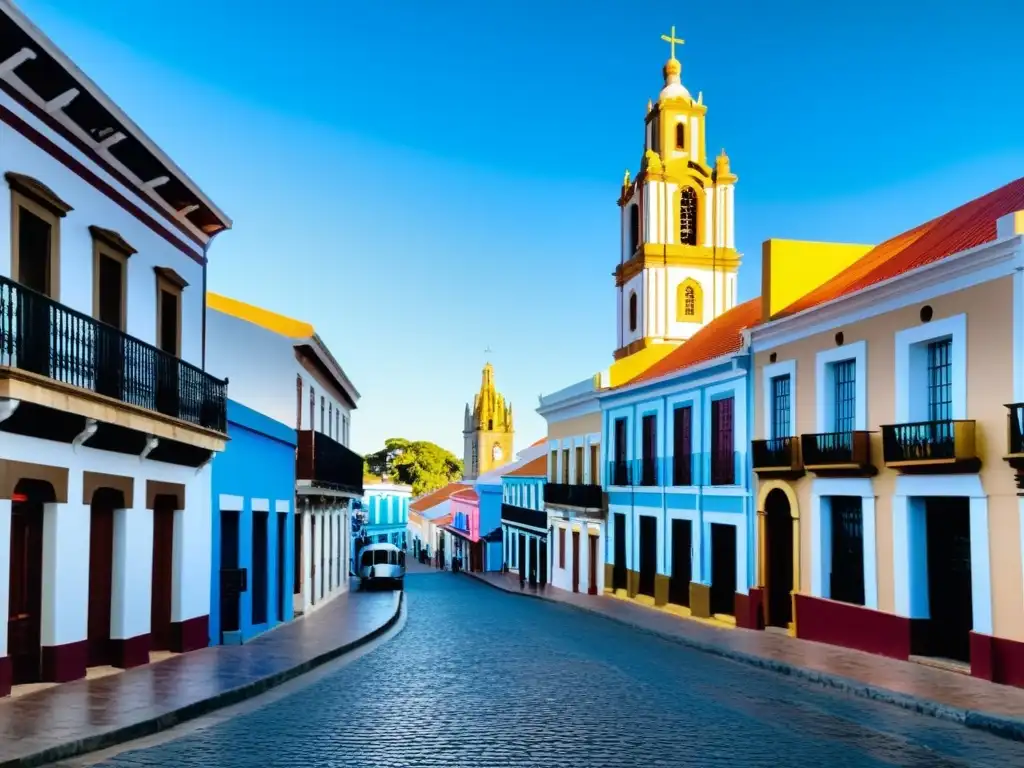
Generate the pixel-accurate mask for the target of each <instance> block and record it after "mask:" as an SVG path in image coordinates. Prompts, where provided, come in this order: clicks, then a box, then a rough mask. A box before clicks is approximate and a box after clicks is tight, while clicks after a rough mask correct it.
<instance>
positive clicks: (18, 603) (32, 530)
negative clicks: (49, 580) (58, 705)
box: [7, 502, 43, 685]
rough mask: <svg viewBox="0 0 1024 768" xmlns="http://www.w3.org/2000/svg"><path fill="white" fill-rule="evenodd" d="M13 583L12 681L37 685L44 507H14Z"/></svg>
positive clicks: (10, 625)
mask: <svg viewBox="0 0 1024 768" xmlns="http://www.w3.org/2000/svg"><path fill="white" fill-rule="evenodd" d="M10 578H11V581H10V590H11V591H10V603H9V606H8V617H7V654H8V656H10V659H11V673H12V676H11V682H12V683H14V684H15V685H20V684H22V683H36V682H39V679H40V677H41V671H42V670H41V669H40V654H41V647H40V646H41V636H40V629H41V624H40V617H41V614H42V610H43V505H42V504H37V503H30V502H15V503H13V504H12V505H11V576H10Z"/></svg>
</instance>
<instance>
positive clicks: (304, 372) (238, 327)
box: [133, 257, 351, 445]
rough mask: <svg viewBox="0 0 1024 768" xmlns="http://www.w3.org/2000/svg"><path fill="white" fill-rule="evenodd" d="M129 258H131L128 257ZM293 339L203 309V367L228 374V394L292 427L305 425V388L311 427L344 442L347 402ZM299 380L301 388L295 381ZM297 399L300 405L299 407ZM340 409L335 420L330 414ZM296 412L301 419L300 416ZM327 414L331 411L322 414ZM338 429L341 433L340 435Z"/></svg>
mask: <svg viewBox="0 0 1024 768" xmlns="http://www.w3.org/2000/svg"><path fill="white" fill-rule="evenodd" d="M133 258H134V257H133ZM294 343H295V342H294V340H293V339H289V338H286V337H284V336H281V335H279V334H277V333H274V332H273V331H269V330H267V329H265V328H262V327H260V326H258V325H256V324H254V323H250V322H248V321H246V320H239V319H238V318H236V317H233V316H231V315H228V314H225V313H223V312H219V311H217V310H214V309H208V310H207V327H206V351H207V370H209V372H210V373H212V374H213V375H215V376H218V377H220V378H225V377H227V378H228V379H230V385H229V386H230V390H231V398H232V399H233V400H235V401H236V402H238V403H241V404H243V405H245V406H247V407H249V408H252V409H253V410H255V411H258V412H260V413H264V414H266V415H267V416H269V417H270V418H272V419H274V420H275V421H278V422H280V423H281V424H287V425H288V426H290V427H293V428H296V429H309V428H310V391H311V390H312V391H313V397H314V401H313V402H314V404H313V418H314V426H313V428H314V429H315V430H316V431H318V432H323V433H325V434H328V435H330V436H331V437H332V438H334V439H335V440H336V441H338V442H339V443H342V444H343V445H348V444H350V443H348V442H345V441H344V440H343V438H346V439H348V440H351V434H349V433H350V432H351V428H349V429H347V430H346V429H344V428H343V425H342V424H341V423H340V421H343V420H345V419H348V420H349V423H350V422H351V406H349V405H348V404H347V403H344V402H343V401H342V399H341V397H340V396H339V395H338V394H337V392H331V391H330V390H329V389H328V388H326V387H325V386H324V385H323V384H322V383H321V381H318V380H316V379H314V378H313V374H312V373H311V372H310V371H309V370H308V369H307V367H306V366H304V365H303V363H302V361H301V360H300V359H299V358H298V357H297V356H296V352H295V348H294ZM297 377H301V379H302V389H301V392H300V391H299V389H298V387H297V386H296V383H297ZM321 397H323V398H324V414H325V415H324V420H323V423H321V419H320V411H321V408H320V399H321ZM300 404H301V407H300ZM339 412H340V414H341V416H340V419H339V417H338V416H337V415H336V414H338V413H339ZM300 413H301V419H300ZM328 414H335V415H334V417H333V418H330V419H329V418H328ZM343 433H344V434H343Z"/></svg>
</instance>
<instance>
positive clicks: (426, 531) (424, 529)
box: [408, 483, 472, 564]
mask: <svg viewBox="0 0 1024 768" xmlns="http://www.w3.org/2000/svg"><path fill="white" fill-rule="evenodd" d="M470 488H472V486H471V485H468V484H466V483H448V485H446V486H444V487H443V488H438V489H437V490H436V491H431V492H430V493H425V494H423V495H422V496H419V497H417V498H415V499H413V500H412V502H411V503H410V504H409V523H408V528H409V535H410V536H411V537H412V544H413V553H414V554H415V555H416V556H417V557H419V553H420V552H425V554H426V557H427V558H428V559H430V560H432V561H433V562H434V563H435V564H438V563H441V562H445V560H444V552H443V551H440V552H439V550H443V543H444V537H443V535H442V533H443V527H444V526H445V525H448V524H449V523H450V522H451V521H452V501H451V498H452V496H453V495H454V494H456V493H458V492H460V491H464V490H467V489H470ZM439 554H440V555H441V557H440V559H438V555H439Z"/></svg>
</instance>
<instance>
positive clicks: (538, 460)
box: [501, 445, 550, 585]
mask: <svg viewBox="0 0 1024 768" xmlns="http://www.w3.org/2000/svg"><path fill="white" fill-rule="evenodd" d="M543 451H544V446H543V445H541V446H540V454H539V455H535V456H534V457H533V458H532V459H530V460H529V461H526V462H525V463H524V462H519V463H517V464H516V465H514V466H513V467H512V468H511V469H508V470H507V471H506V472H505V474H504V475H503V476H502V478H501V495H502V511H501V532H502V545H503V555H504V561H503V564H504V567H505V569H506V570H508V571H510V572H512V573H518V574H519V578H520V580H521V581H529V582H530V583H531V584H540V585H544V584H547V583H549V582H550V576H549V574H550V569H549V568H547V567H546V561H547V543H548V517H547V513H546V512H545V511H544V484H545V481H546V480H547V464H548V459H547V456H546V455H545V454H544V452H543ZM535 453H537V451H536V449H531V454H535ZM542 563H543V564H544V565H543V567H542Z"/></svg>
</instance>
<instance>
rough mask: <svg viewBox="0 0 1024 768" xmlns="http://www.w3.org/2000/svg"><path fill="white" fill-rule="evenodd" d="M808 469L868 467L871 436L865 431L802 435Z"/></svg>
mask: <svg viewBox="0 0 1024 768" xmlns="http://www.w3.org/2000/svg"><path fill="white" fill-rule="evenodd" d="M800 439H801V443H802V444H801V449H802V450H803V459H804V466H806V467H850V466H853V465H856V466H858V467H868V466H870V465H871V434H870V433H869V432H864V431H853V432H819V433H814V434H807V435H801V438H800Z"/></svg>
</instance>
